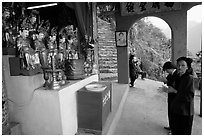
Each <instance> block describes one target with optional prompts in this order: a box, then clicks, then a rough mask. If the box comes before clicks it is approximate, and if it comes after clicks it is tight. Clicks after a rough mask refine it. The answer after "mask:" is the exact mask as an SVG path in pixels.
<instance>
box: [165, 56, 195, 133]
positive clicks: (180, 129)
mask: <svg viewBox="0 0 204 137" xmlns="http://www.w3.org/2000/svg"><path fill="white" fill-rule="evenodd" d="M191 63H192V59H190V58H186V57H180V58H178V59H177V76H176V78H175V87H174V88H173V87H170V88H169V92H175V93H176V96H175V97H174V99H173V101H172V103H171V108H170V111H171V113H172V121H173V122H172V126H171V131H172V134H173V135H191V131H192V124H193V115H194V84H193V83H194V82H193V75H192V74H193V73H192V68H191Z"/></svg>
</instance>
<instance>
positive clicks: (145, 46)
mask: <svg viewBox="0 0 204 137" xmlns="http://www.w3.org/2000/svg"><path fill="white" fill-rule="evenodd" d="M128 35H129V47H130V52H132V53H134V54H135V55H136V56H137V58H139V59H140V60H141V62H142V65H143V70H144V71H146V72H147V74H148V77H149V78H150V79H154V80H159V79H160V77H161V76H162V75H163V74H162V65H163V64H164V62H166V61H168V60H170V57H171V53H170V51H171V40H170V39H168V38H167V37H166V36H165V34H164V33H163V32H162V31H161V29H159V28H158V27H155V26H154V25H153V24H152V23H151V22H146V21H144V20H142V19H141V20H139V21H137V22H136V23H135V24H134V25H133V26H132V27H131V28H130V31H129V34H128Z"/></svg>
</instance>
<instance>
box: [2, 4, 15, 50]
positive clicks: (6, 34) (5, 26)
mask: <svg viewBox="0 0 204 137" xmlns="http://www.w3.org/2000/svg"><path fill="white" fill-rule="evenodd" d="M14 15H15V12H14V11H12V9H11V8H10V7H3V13H2V32H3V33H2V40H3V46H4V47H11V48H16V38H17V30H16V24H15V21H14ZM4 43H5V44H4Z"/></svg>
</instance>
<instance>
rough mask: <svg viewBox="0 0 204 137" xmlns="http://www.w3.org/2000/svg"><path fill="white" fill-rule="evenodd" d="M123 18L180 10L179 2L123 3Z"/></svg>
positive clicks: (121, 5)
mask: <svg viewBox="0 0 204 137" xmlns="http://www.w3.org/2000/svg"><path fill="white" fill-rule="evenodd" d="M120 7H121V16H128V15H135V14H143V13H152V12H162V11H171V10H180V9H181V3H179V2H121V3H120Z"/></svg>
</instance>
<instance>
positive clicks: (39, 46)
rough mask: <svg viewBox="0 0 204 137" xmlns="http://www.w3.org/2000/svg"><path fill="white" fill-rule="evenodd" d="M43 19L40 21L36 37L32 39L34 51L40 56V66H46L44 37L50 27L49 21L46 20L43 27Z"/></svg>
mask: <svg viewBox="0 0 204 137" xmlns="http://www.w3.org/2000/svg"><path fill="white" fill-rule="evenodd" d="M43 23H44V21H42V23H41V25H40V26H39V28H38V32H39V34H38V35H36V36H37V37H36V38H35V40H34V47H35V51H36V52H37V53H38V54H39V57H40V63H41V65H42V67H47V65H48V63H47V53H48V49H47V48H46V46H45V37H46V36H47V32H48V30H49V28H50V23H49V21H46V25H45V26H44V27H43V26H42V24H43Z"/></svg>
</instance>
